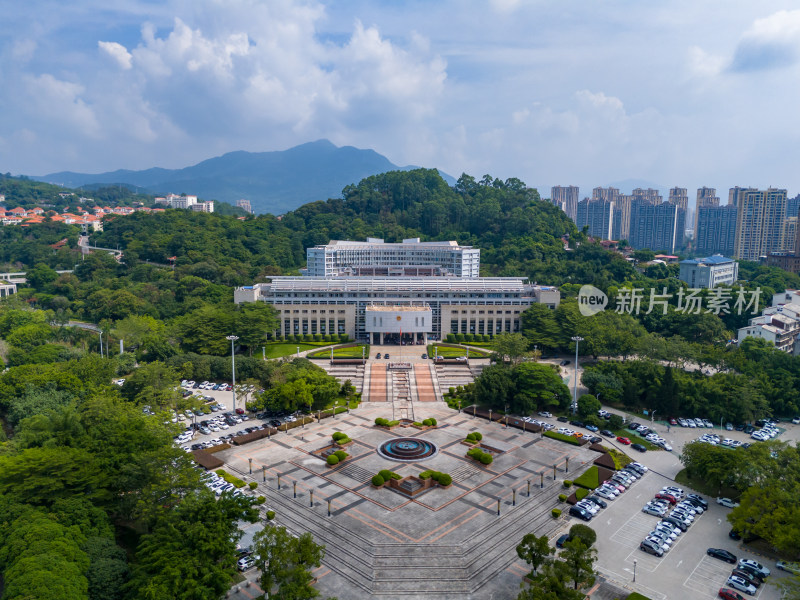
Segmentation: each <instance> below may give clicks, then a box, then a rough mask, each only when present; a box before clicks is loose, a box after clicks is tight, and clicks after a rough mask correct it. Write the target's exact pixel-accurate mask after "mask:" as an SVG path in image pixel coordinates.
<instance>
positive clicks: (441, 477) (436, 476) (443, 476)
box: [419, 471, 453, 486]
mask: <svg viewBox="0 0 800 600" xmlns="http://www.w3.org/2000/svg"><path fill="white" fill-rule="evenodd" d="M419 478H420V479H429V478H430V479H433V480H434V481H435V482H437V483H438V484H439V485H442V486H447V485H450V484H451V483H453V478H452V477H451V476H450V475H448V474H447V473H440V472H439V471H423V472H422V473H420V474H419Z"/></svg>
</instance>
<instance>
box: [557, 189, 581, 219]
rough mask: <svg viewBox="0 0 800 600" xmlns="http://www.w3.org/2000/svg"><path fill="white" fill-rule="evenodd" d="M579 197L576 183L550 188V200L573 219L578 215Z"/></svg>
mask: <svg viewBox="0 0 800 600" xmlns="http://www.w3.org/2000/svg"><path fill="white" fill-rule="evenodd" d="M579 198H580V188H578V186H576V185H570V186H566V187H565V186H560V185H556V186H554V187H552V188H550V202H552V203H553V204H555V205H556V206H557V207H558V208H560V209H561V210H563V211H564V212H565V213H566V214H567V216H568V217H569V218H570V219H572V220H573V221H574V220H575V219H576V218H577V215H578V201H579Z"/></svg>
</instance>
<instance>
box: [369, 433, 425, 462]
mask: <svg viewBox="0 0 800 600" xmlns="http://www.w3.org/2000/svg"><path fill="white" fill-rule="evenodd" d="M438 453H439V448H437V446H436V444H434V443H433V442H429V441H427V440H418V439H416V438H394V439H392V440H389V441H388V442H384V443H383V444H381V445H380V446H379V447H378V454H380V455H381V456H382V457H383V458H388V459H389V460H395V461H398V462H417V461H420V460H428V459H429V458H433V457H434V456H436V455H437V454H438Z"/></svg>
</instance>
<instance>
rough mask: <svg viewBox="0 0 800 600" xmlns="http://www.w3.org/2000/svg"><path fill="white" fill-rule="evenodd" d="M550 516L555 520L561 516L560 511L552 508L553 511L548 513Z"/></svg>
mask: <svg viewBox="0 0 800 600" xmlns="http://www.w3.org/2000/svg"><path fill="white" fill-rule="evenodd" d="M550 514H551V515H553V516H554V517H555V518H556V519H557V518H558V517H560V516H561V509H560V508H554V509H553V510H551V511H550Z"/></svg>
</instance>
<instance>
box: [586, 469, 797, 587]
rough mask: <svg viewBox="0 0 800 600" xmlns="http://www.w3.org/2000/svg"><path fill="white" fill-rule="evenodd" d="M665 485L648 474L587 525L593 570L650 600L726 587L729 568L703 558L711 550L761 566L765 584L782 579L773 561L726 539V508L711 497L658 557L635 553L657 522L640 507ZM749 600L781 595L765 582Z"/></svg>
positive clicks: (665, 479)
mask: <svg viewBox="0 0 800 600" xmlns="http://www.w3.org/2000/svg"><path fill="white" fill-rule="evenodd" d="M666 485H674V482H673V481H672V480H670V479H668V478H666V477H663V476H661V475H659V474H658V473H654V472H652V471H650V472H648V473H647V474H646V475H645V476H644V477H642V479H640V480H639V481H638V482H636V483H635V484H634V485H633V486H632V487H631V488H630V489H628V490H627V491H626V492H625V493H624V494H622V495H621V496H619V497H618V498H617V499H616V500H615V501H613V502H611V503H610V504H609V507H608V508H607V509H605V510H603V511H602V512H601V514H599V515H598V516H597V517H595V518H594V519H593V520H592V522H591V526H592V527H593V528H594V529H595V531H597V549H598V560H597V569H598V571H599V572H600V573H601V574H603V575H604V576H606V577H608V578H609V579H611V580H613V581H614V582H616V583H618V584H622V585H624V586H625V587H627V588H630V589H634V590H636V591H639V592H640V593H642V594H644V595H646V596H648V597H650V598H653V599H654V600H655V599H661V600H664V599H673V598H674V599H675V600H683V599H686V600H707V599H708V598H713V597H715V596H716V593H717V591H718V590H719V589H720V588H721V587H725V582H726V580H727V578H728V576H729V575H730V572H731V569H732V568H733V566H732V565H730V564H728V563H726V562H723V561H722V560H719V559H716V558H712V557H710V556H707V555H706V550H707V549H708V548H710V547H715V548H724V549H725V550H728V551H730V552H733V553H734V554H735V555H736V557H737V558H752V559H754V560H757V561H759V562H761V563H762V564H764V565H765V566H766V567H768V568H769V569H770V570H771V571H772V575H771V577H770V580H773V579H775V578H780V577H785V576H786V574H785V573H783V572H781V571H778V570H777V569H776V568H775V562H774V561H770V560H767V559H763V558H761V557H758V556H755V555H753V554H751V553H749V552H746V551H743V550H742V549H741V548H740V547H739V544H738V543H737V542H735V541H734V540H731V539H730V538H729V537H728V532H729V531H730V525H729V524H728V522H727V520H726V517H727V515H728V513H729V512H730V509H727V508H724V507H722V506H719V505H718V504H716V503H715V502H714V499H713V498H707V500H708V501H709V507H708V510H707V511H705V513H704V514H702V515H698V516H697V517H696V519H695V521H694V524H693V525H692V526H691V527H689V529H688V530H687V531H686V532H685V533H683V534H682V535H680V536H679V537H678V539H676V540H675V542H674V543H673V545H672V548H671V549H670V550H669V552H667V553H666V554H665V555H664V556H663V557H661V558H658V557H655V556H652V555H650V554H646V553H645V552H642V551H641V550H639V543H640V542H641V541H642V539H643V538H644V537H645V536H646V535H647V533H649V532H650V531H651V530H652V529H653V527H654V526H655V525H656V523H658V521H659V520H660V519H659V518H658V517H655V516H650V515H647V514H645V513H643V512H642V507H643V506H644V505H645V503H646V502H647V501H648V500H650V499H651V498H653V496H654V495H655V494H656V493H657V492H658V491H659V490H660V489H661V488H662V487H664V486H666ZM687 491H689V490H687ZM634 560H635V561H636V565H635V569H636V581H635V582H634V581H633V573H634ZM753 597H754V598H759V599H763V600H778V599H779V598H780V597H781V594H780V592H779V591H778V590H777V589H776V588H775V587H774V586H771V585H767V584H766V583H765V584H764V585H762V586H761V587H760V588H759V589H758V591H757V592H756V595H755V596H753Z"/></svg>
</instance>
